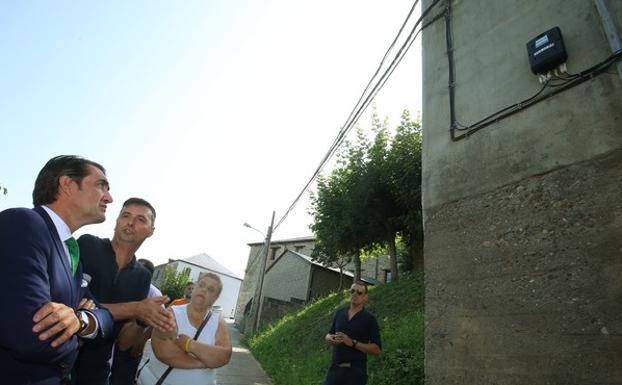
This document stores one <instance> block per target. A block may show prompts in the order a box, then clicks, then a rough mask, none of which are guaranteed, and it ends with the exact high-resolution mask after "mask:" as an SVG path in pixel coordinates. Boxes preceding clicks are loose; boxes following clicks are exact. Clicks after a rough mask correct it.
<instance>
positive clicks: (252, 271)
mask: <svg viewBox="0 0 622 385" xmlns="http://www.w3.org/2000/svg"><path fill="white" fill-rule="evenodd" d="M314 244H315V242H314V240H313V239H309V238H297V239H292V240H282V241H280V240H276V241H274V242H273V243H272V247H273V248H277V250H276V256H277V257H278V256H280V255H281V254H282V252H283V251H284V250H285V248H286V247H287V248H289V249H291V250H296V249H298V250H300V252H301V253H302V254H305V255H311V252H312V251H313V247H314ZM249 246H250V250H249V253H248V261H247V263H246V269H245V271H244V280H243V282H242V285H241V287H240V293H239V295H238V302H237V305H236V312H235V314H236V315H235V324H236V325H238V326H240V325H242V319H243V318H244V307H245V306H246V304H247V303H248V302H249V301H250V300H251V298H253V297H254V296H255V293H256V290H257V282H258V279H259V269H260V265H261V258H264V257H265V254H264V253H265V251H263V250H262V246H263V244H262V243H252V244H250V245H249ZM271 254H272V252H271V251H270V253H269V254H268V260H267V261H266V270H267V269H268V268H269V267H270V266H271V265H272V263H274V262H275V261H274V260H271V259H270V256H271ZM251 313H252V312H251ZM245 324H247V325H250V324H251V323H249V322H245Z"/></svg>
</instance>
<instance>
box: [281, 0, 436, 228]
mask: <svg viewBox="0 0 622 385" xmlns="http://www.w3.org/2000/svg"><path fill="white" fill-rule="evenodd" d="M439 1H440V0H435V1H434V2H432V4H430V6H429V7H428V8H427V9H426V10H425V11H424V12H423V13H422V14H421V16H420V17H419V19H418V20H417V22H416V23H415V25H414V26H413V28H412V30H411V32H410V34H409V35H408V37H407V38H406V40H405V42H404V43H403V44H402V46H401V47H400V50H399V51H398V53H397V54H396V55H395V57H394V58H393V61H392V62H391V64H390V65H389V66H388V68H387V69H386V70H385V71H384V73H383V74H382V76H381V77H380V79H379V80H378V81H377V82H376V83H375V85H374V87H373V88H372V90H371V92H370V93H369V94H368V95H367V97H366V94H367V93H368V90H369V88H370V86H371V84H372V83H374V80H375V79H376V77H377V75H378V73H379V72H380V69H381V68H382V66H383V65H384V62H385V60H386V58H387V57H388V56H389V53H390V52H391V50H392V49H393V48H394V46H395V43H396V42H397V40H398V39H399V37H400V35H401V34H402V32H403V30H404V27H405V26H406V24H407V23H408V21H409V20H410V17H411V15H412V13H413V11H414V9H415V7H416V6H417V4H418V3H419V0H415V2H414V4H413V6H412V7H411V9H410V11H409V12H408V15H407V16H406V19H405V20H404V23H403V24H402V26H401V27H400V29H399V31H398V33H397V35H396V36H395V38H394V39H393V41H392V42H391V45H390V46H389V48H388V49H387V52H386V53H385V54H384V56H383V58H382V60H381V61H380V64H379V66H378V68H377V69H376V72H375V73H374V74H373V76H372V77H371V79H370V80H369V82H368V84H367V86H366V87H365V89H364V90H363V93H362V94H361V96H360V98H359V100H358V101H357V103H356V104H355V106H354V108H353V109H352V111H351V112H350V115H348V118H347V119H346V122H345V123H344V125H343V127H342V128H341V130H340V131H339V133H338V134H337V137H336V138H335V140H334V141H333V143H332V144H331V146H330V147H329V149H328V151H327V152H326V154H325V155H324V157H323V158H322V161H321V162H320V164H319V165H318V167H317V168H316V170H315V172H314V173H313V175H312V176H311V178H310V179H309V181H308V182H307V183H306V184H305V186H304V187H303V188H302V190H301V191H300V193H299V194H298V195H297V196H296V198H295V199H294V201H293V202H292V204H291V205H290V206H289V208H288V209H287V211H286V212H285V214H283V216H282V217H281V219H279V221H278V222H277V224H276V226H274V230H276V229H277V228H278V227H279V226H280V225H281V223H283V221H284V220H285V218H287V216H288V215H289V213H290V212H291V211H292V210H293V209H294V207H295V206H296V204H297V203H298V201H299V200H300V198H301V197H302V195H303V194H304V193H305V192H306V191H307V189H308V188H309V186H310V185H311V183H313V181H314V180H315V179H316V178H317V176H318V175H319V173H320V172H321V171H322V169H323V168H324V166H325V165H326V163H328V161H329V160H330V159H331V158H332V156H333V155H334V154H335V152H336V151H337V149H338V148H339V146H340V145H341V143H342V142H343V140H344V139H345V137H346V135H347V134H348V132H350V130H351V129H352V127H354V125H355V124H356V123H357V122H358V119H359V118H360V117H361V115H362V114H363V112H365V110H366V109H367V107H368V106H369V104H370V103H371V102H372V101H373V99H374V97H375V96H376V95H377V94H378V92H379V91H380V90H381V89H382V87H383V86H384V84H385V83H386V81H387V80H388V79H389V77H390V76H391V74H392V73H393V71H394V70H395V68H396V67H397V65H398V64H399V63H400V62H401V60H402V58H403V57H404V56H405V55H406V53H407V52H408V50H409V49H410V47H411V45H412V43H413V42H414V41H415V39H416V37H417V36H418V35H419V33H420V32H421V31H422V30H423V27H422V28H421V29H419V32H417V33H416V34H415V31H416V30H417V27H418V26H419V25H420V24H421V22H422V21H423V18H425V17H426V16H427V15H428V13H429V12H430V11H431V10H432V9H433V8H434V7H435V6H436V5H437V4H438V2H439ZM439 16H440V15H437V16H436V17H434V20H432V21H431V22H433V21H435V20H437V19H438V18H439ZM431 22H429V23H426V24H425V25H424V27H427V26H428V25H429V24H430V23H431ZM363 99H365V100H364V101H363V103H362V104H361V100H363Z"/></svg>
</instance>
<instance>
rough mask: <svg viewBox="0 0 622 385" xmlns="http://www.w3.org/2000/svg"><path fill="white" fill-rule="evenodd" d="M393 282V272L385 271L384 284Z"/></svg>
mask: <svg viewBox="0 0 622 385" xmlns="http://www.w3.org/2000/svg"><path fill="white" fill-rule="evenodd" d="M391 281H393V275H392V274H391V270H385V271H384V283H389V282H391Z"/></svg>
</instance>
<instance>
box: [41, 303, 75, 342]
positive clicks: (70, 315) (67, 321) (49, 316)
mask: <svg viewBox="0 0 622 385" xmlns="http://www.w3.org/2000/svg"><path fill="white" fill-rule="evenodd" d="M32 320H33V321H34V322H35V326H33V328H32V331H33V332H34V333H39V332H41V331H43V333H41V334H39V339H40V340H41V341H47V340H48V338H50V337H52V336H54V335H56V334H58V333H61V334H60V335H59V336H58V338H56V339H55V340H54V341H52V343H51V344H50V345H51V346H52V347H53V348H55V347H57V346H59V345H61V344H63V343H65V342H66V341H67V340H68V339H70V338H71V337H72V336H73V335H74V334H76V333H77V332H78V329H80V321H79V320H78V317H76V314H75V313H74V311H73V309H72V308H70V307H69V306H66V305H64V304H62V303H56V302H48V303H46V304H45V305H43V306H42V307H41V309H39V310H38V311H37V312H36V313H35V315H34V317H33V318H32Z"/></svg>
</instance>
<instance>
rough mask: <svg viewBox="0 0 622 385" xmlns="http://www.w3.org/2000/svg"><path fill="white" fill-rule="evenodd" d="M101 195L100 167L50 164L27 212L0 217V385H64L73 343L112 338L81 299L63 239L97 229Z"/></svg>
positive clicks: (108, 324)
mask: <svg viewBox="0 0 622 385" xmlns="http://www.w3.org/2000/svg"><path fill="white" fill-rule="evenodd" d="M108 190H109V185H108V180H107V179H106V174H105V170H104V168H103V167H102V166H101V165H99V164H97V163H95V162H92V161H89V160H87V159H84V158H81V157H77V156H70V155H63V156H57V157H55V158H52V159H50V160H49V161H48V162H47V163H46V165H45V166H44V167H43V169H41V171H40V172H39V175H38V177H37V180H36V182H35V188H34V191H33V203H34V205H35V208H34V209H25V208H15V209H8V210H5V211H2V212H0V294H1V296H0V314H1V315H2V316H1V317H0V379H1V380H0V381H1V382H2V383H6V384H12V385H13V384H15V385H20V384H37V385H58V384H62V383H65V382H66V381H67V380H68V376H69V373H70V370H71V367H72V366H73V363H74V361H75V359H76V355H77V353H78V337H82V338H90V339H93V338H103V337H104V336H106V335H107V334H109V333H110V331H111V330H112V317H111V315H110V313H109V312H108V310H106V309H103V308H97V307H95V306H93V303H92V302H91V301H87V300H86V299H85V298H84V297H88V296H90V294H89V293H88V290H87V288H86V286H87V285H86V284H87V283H86V282H84V281H83V276H82V267H81V264H80V263H79V256H78V255H77V252H76V249H77V247H76V246H75V245H77V243H76V242H75V239H73V237H72V236H71V234H72V233H73V232H74V231H76V230H77V229H79V228H80V227H82V226H84V225H87V224H91V223H100V222H103V221H104V219H105V213H106V206H107V204H108V203H110V202H112V197H111V196H110V193H109V192H108ZM85 302H88V304H85ZM79 308H80V309H79ZM87 309H90V310H87Z"/></svg>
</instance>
